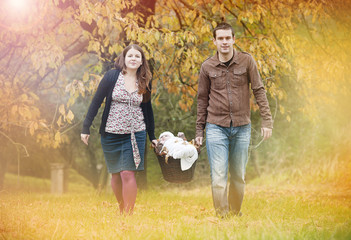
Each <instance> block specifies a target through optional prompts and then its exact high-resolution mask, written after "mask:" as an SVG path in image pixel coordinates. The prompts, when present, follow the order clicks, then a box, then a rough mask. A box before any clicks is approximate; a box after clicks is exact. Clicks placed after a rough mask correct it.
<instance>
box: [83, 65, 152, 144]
mask: <svg viewBox="0 0 351 240" xmlns="http://www.w3.org/2000/svg"><path fill="white" fill-rule="evenodd" d="M120 72H121V71H120V70H119V69H112V70H109V71H108V72H106V74H105V75H104V77H103V78H102V80H101V82H100V84H99V86H98V89H97V90H96V93H95V96H94V98H93V100H92V101H91V104H90V106H89V110H88V113H87V115H86V117H85V120H84V122H83V129H82V133H84V134H90V130H89V129H90V126H91V124H92V123H93V120H94V118H95V116H96V114H97V112H98V111H99V108H100V106H101V104H102V102H103V101H104V99H105V98H106V103H105V109H104V112H103V114H102V119H101V125H100V130H99V133H100V134H101V135H105V134H106V132H105V127H106V122H107V117H108V114H109V112H110V107H111V101H112V92H113V88H114V86H115V84H116V81H117V79H118V76H119V74H120ZM150 96H151V93H150V92H149V91H147V92H146V93H145V94H144V95H143V102H142V103H141V104H140V107H141V109H142V111H143V115H144V122H145V125H146V131H147V133H148V135H149V139H150V141H152V140H154V139H156V137H155V122H154V114H153V111H152V105H151V97H150Z"/></svg>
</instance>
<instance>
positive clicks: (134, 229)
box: [0, 174, 351, 239]
mask: <svg viewBox="0 0 351 240" xmlns="http://www.w3.org/2000/svg"><path fill="white" fill-rule="evenodd" d="M11 184H12V185H11ZM18 184H19V185H20V186H19V187H18V188H19V189H20V190H19V191H11V192H10V191H9V188H7V190H6V188H5V190H4V191H2V192H1V194H0V239H351V194H350V191H347V190H346V189H345V191H340V190H339V189H338V190H336V189H333V188H332V187H330V186H328V187H327V186H325V185H324V184H323V185H321V184H320V185H318V184H314V185H309V186H308V185H306V184H304V185H301V186H297V185H290V184H288V183H284V184H282V183H279V182H278V181H271V180H269V181H265V179H257V180H256V181H253V182H250V183H248V184H247V188H246V195H245V199H244V204H243V209H242V211H243V216H242V217H233V218H229V219H224V220H221V219H218V218H216V217H215V214H214V210H213V207H212V199H211V189H210V187H209V186H207V185H206V184H202V185H201V186H196V183H195V184H194V183H193V184H192V185H167V184H161V185H160V186H155V187H152V188H151V189H149V190H147V191H139V193H138V196H137V203H136V206H135V213H134V215H132V216H120V215H118V214H117V204H116V201H115V199H114V197H113V196H112V195H111V193H102V194H100V195H98V194H97V193H96V192H95V191H94V190H93V189H92V188H91V187H89V186H88V185H86V184H82V183H80V184H77V183H72V184H70V185H69V189H70V190H69V192H68V193H66V194H63V195H61V196H57V195H52V194H50V193H49V189H50V182H49V181H48V180H38V179H34V178H28V177H27V178H25V179H23V178H21V179H17V178H16V176H13V175H9V174H8V175H6V181H5V186H6V185H7V186H11V189H15V188H16V187H15V186H18Z"/></svg>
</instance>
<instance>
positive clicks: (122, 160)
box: [101, 131, 146, 173]
mask: <svg viewBox="0 0 351 240" xmlns="http://www.w3.org/2000/svg"><path fill="white" fill-rule="evenodd" d="M135 138H136V141H137V145H138V148H139V154H140V158H141V162H140V164H139V166H138V168H136V167H135V163H134V157H133V149H132V143H131V134H130V133H129V134H112V133H105V135H101V146H102V150H103V152H104V157H105V162H106V166H107V170H108V172H109V173H118V172H120V171H124V170H129V171H141V170H144V153H145V143H146V131H140V132H136V133H135Z"/></svg>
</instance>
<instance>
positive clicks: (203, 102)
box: [195, 65, 211, 137]
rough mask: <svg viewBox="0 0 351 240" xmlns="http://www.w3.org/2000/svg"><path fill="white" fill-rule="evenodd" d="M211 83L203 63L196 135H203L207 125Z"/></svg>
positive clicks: (198, 97) (199, 87) (199, 86)
mask: <svg viewBox="0 0 351 240" xmlns="http://www.w3.org/2000/svg"><path fill="white" fill-rule="evenodd" d="M210 87H211V83H210V80H209V78H208V76H207V74H206V73H205V71H204V68H203V65H202V66H201V69H200V75H199V83H198V88H197V119H196V134H195V137H203V136H204V129H205V127H206V119H207V107H208V104H209V102H208V101H209V93H210Z"/></svg>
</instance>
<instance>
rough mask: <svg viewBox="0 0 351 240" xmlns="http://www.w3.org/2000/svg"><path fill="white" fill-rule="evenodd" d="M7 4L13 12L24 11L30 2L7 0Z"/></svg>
mask: <svg viewBox="0 0 351 240" xmlns="http://www.w3.org/2000/svg"><path fill="white" fill-rule="evenodd" d="M7 2H8V5H9V6H10V7H12V8H13V10H19V11H23V10H25V9H26V8H27V6H28V0H7Z"/></svg>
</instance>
